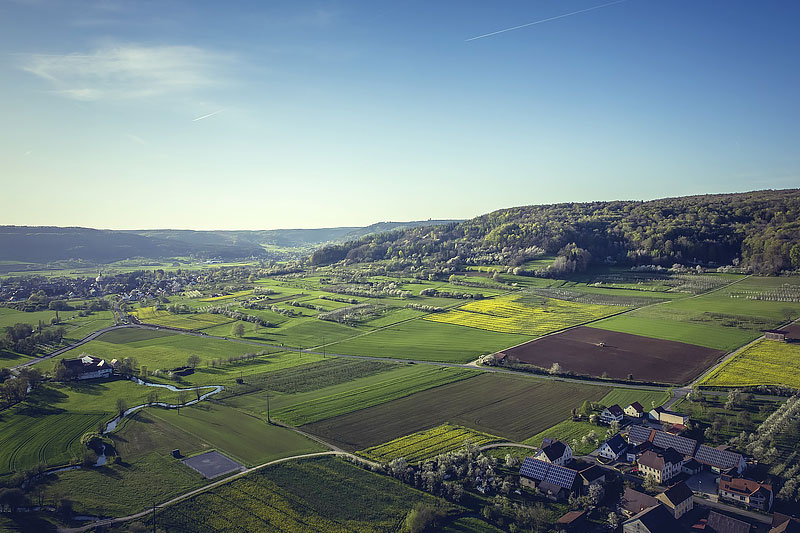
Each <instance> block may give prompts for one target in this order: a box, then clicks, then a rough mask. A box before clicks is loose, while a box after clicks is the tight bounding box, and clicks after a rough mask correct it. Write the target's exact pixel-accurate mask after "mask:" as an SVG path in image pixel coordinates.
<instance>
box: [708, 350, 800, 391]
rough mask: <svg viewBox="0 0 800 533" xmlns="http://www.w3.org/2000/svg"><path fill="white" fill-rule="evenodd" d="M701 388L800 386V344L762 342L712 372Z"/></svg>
mask: <svg viewBox="0 0 800 533" xmlns="http://www.w3.org/2000/svg"><path fill="white" fill-rule="evenodd" d="M702 385H713V386H717V387H746V386H751V385H785V386H787V387H800V344H792V343H786V342H777V341H768V340H761V341H759V342H757V343H756V344H754V345H752V346H750V347H749V348H747V349H746V350H744V351H742V352H741V353H739V354H737V355H735V356H734V357H732V358H731V359H729V360H728V361H727V362H725V364H723V365H722V366H720V367H719V368H717V369H716V370H714V371H713V372H711V373H710V374H709V375H708V376H707V377H706V378H705V379H704V380H703V382H702Z"/></svg>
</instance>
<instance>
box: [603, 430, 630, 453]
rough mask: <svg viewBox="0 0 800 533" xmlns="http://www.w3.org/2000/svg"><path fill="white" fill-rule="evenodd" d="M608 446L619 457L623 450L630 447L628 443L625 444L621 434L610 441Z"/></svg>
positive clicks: (607, 442)
mask: <svg viewBox="0 0 800 533" xmlns="http://www.w3.org/2000/svg"><path fill="white" fill-rule="evenodd" d="M606 444H608V447H609V448H611V451H612V452H614V454H617V455H619V454H620V453H622V450H624V449H625V448H627V447H628V443H627V442H625V439H623V438H622V435H620V434H619V433H617V434H616V435H614V436H613V437H611V438H610V439H608V440H607V441H606Z"/></svg>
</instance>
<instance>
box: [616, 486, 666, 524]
mask: <svg viewBox="0 0 800 533" xmlns="http://www.w3.org/2000/svg"><path fill="white" fill-rule="evenodd" d="M658 504H659V501H658V500H656V499H655V498H653V497H652V496H650V495H649V494H645V493H644V492H639V491H638V490H633V489H631V488H628V487H625V492H624V493H623V494H622V498H621V499H620V501H619V508H620V511H621V512H622V514H624V515H625V516H628V517H630V516H633V515H635V514H638V513H641V512H642V511H644V510H645V509H647V508H649V507H655V506H656V505H658Z"/></svg>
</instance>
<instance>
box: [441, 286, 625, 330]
mask: <svg viewBox="0 0 800 533" xmlns="http://www.w3.org/2000/svg"><path fill="white" fill-rule="evenodd" d="M626 309H628V308H626V307H619V306H613V305H596V304H581V303H576V302H568V301H566V300H556V299H553V298H541V297H530V296H522V295H519V294H510V295H506V296H499V297H497V298H489V299H486V300H477V301H474V302H470V303H468V304H466V305H462V306H461V307H459V308H457V309H453V310H451V311H447V312H446V313H433V314H430V315H428V316H426V317H425V320H431V321H434V322H444V323H446V324H456V325H459V326H468V327H471V328H478V329H485V330H488V331H498V332H501V333H521V334H523V335H534V336H538V335H544V334H546V333H550V332H553V331H557V330H559V329H563V328H565V327H569V326H575V325H578V324H583V323H584V322H588V321H590V320H596V319H598V318H603V317H606V316H609V315H613V314H615V313H619V312H621V311H624V310H626Z"/></svg>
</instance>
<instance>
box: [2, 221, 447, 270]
mask: <svg viewBox="0 0 800 533" xmlns="http://www.w3.org/2000/svg"><path fill="white" fill-rule="evenodd" d="M451 222H454V221H450V220H425V221H411V222H378V223H376V224H372V225H370V226H364V227H338V228H317V229H275V230H261V231H244V230H243V231H193V230H171V229H164V230H131V231H122V230H98V229H91V228H77V227H72V228H61V227H54V226H0V261H25V262H32V263H48V262H52V261H60V260H70V259H75V260H84V261H90V262H96V263H111V262H114V261H119V260H123V259H131V258H137V257H143V258H148V259H160V258H174V257H195V258H202V259H210V258H213V259H225V260H234V259H243V258H248V257H257V258H263V259H290V258H297V257H304V256H307V255H308V254H309V253H311V251H313V249H314V248H316V247H318V246H321V245H323V244H325V243H331V242H345V241H348V240H352V239H359V238H362V237H364V236H366V235H371V234H373V233H379V232H385V231H389V230H397V229H405V228H413V227H417V226H422V225H425V226H434V225H436V224H447V223H451Z"/></svg>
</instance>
